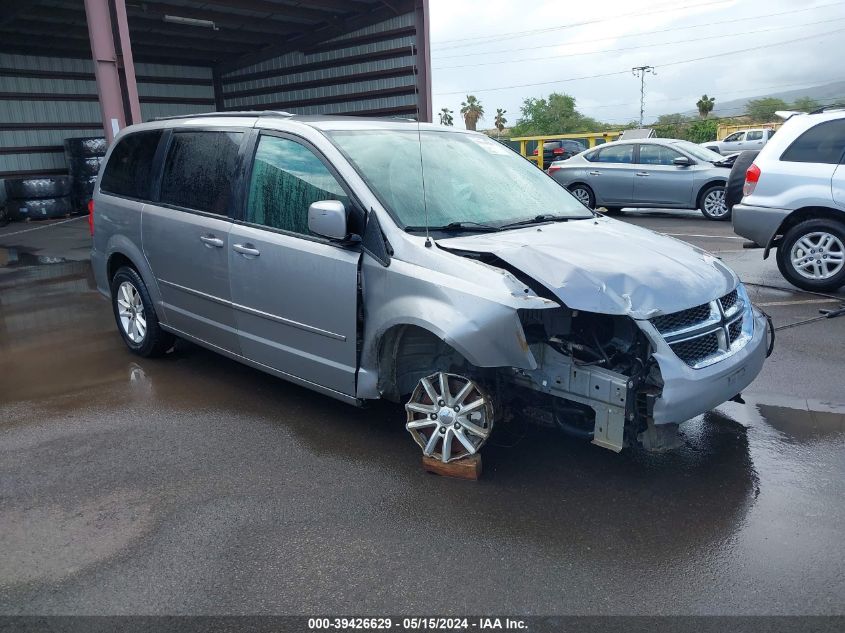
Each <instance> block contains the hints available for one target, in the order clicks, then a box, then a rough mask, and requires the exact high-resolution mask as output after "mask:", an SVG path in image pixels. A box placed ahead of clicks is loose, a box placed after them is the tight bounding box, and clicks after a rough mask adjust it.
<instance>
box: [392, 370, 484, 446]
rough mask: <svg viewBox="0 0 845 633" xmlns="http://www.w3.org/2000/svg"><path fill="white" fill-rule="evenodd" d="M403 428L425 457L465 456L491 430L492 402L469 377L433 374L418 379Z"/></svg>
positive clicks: (479, 443) (408, 404) (407, 407)
mask: <svg viewBox="0 0 845 633" xmlns="http://www.w3.org/2000/svg"><path fill="white" fill-rule="evenodd" d="M405 411H406V412H407V414H408V420H407V422H406V424H405V428H406V429H407V430H408V432H409V433H410V434H411V436H412V437H413V438H414V441H415V442H416V443H417V444H419V446H420V448H422V451H423V454H424V455H425V456H427V457H433V458H435V459H439V460H440V461H442V462H444V463H445V462H451V461H454V460H456V459H461V458H462V457H469V456H470V455H474V454H475V453H477V452H478V450H479V449H480V448H481V447H482V446H483V445H484V443H485V442H486V441H487V438H488V437H490V433H492V431H493V403H492V402H491V399H490V396H489V395H487V394H486V393H485V392H484V391H483V390H482V388H481V387H480V386H479V385H478V383H477V382H476V381H474V380H472V379H470V378H466V377H464V376H459V375H457V374H450V373H446V372H442V371H441V372H437V373H434V374H431V375H430V376H426V377H425V378H421V379H420V381H419V382H418V383H417V386H416V388H415V389H414V391H413V393H412V394H411V399H410V400H408V403H407V404H406V405H405Z"/></svg>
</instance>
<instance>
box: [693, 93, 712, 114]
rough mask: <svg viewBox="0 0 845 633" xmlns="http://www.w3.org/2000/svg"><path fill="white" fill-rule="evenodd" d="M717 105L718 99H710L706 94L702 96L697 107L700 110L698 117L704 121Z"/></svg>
mask: <svg viewBox="0 0 845 633" xmlns="http://www.w3.org/2000/svg"><path fill="white" fill-rule="evenodd" d="M715 105H716V97H708V96H707V95H706V94H703V95H701V99H699V100H698V101H697V102H696V104H695V107H697V108H698V116H700V117H701V118H702V119H706V118H707V115H708V114H710V113H711V112H712V111H713V106H715Z"/></svg>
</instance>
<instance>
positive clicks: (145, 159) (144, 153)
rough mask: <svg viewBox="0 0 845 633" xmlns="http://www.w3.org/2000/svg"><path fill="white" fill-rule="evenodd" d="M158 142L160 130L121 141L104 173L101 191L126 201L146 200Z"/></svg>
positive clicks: (129, 136) (125, 137)
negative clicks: (121, 197)
mask: <svg viewBox="0 0 845 633" xmlns="http://www.w3.org/2000/svg"><path fill="white" fill-rule="evenodd" d="M160 139H161V130H151V131H149V132H136V133H135V134H129V135H128V136H124V137H123V138H122V139H120V141H118V143H117V146H116V147H115V148H114V149H113V150H112V153H111V156H110V157H109V162H108V163H107V164H106V167H105V169H104V170H103V177H102V179H101V181H100V190H101V191H103V192H105V193H111V194H114V195H118V196H125V197H127V198H137V199H139V200H146V199H149V197H150V186H151V182H152V180H153V173H152V170H153V158H154V157H155V154H156V150H157V149H158V142H159V140H160Z"/></svg>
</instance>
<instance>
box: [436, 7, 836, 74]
mask: <svg viewBox="0 0 845 633" xmlns="http://www.w3.org/2000/svg"><path fill="white" fill-rule="evenodd" d="M842 20H845V17H842V18H834V19H832V20H819V21H817V22H807V23H804V24H788V25H786V26H776V27H772V28H768V29H757V30H755V31H742V32H740V33H720V34H719V37H720V38H722V37H743V36H746V35H755V34H757V33H770V32H772V31H783V30H786V29H794V28H797V27H803V26H815V25H817V24H829V23H831V22H841V21H842ZM712 39H713V36H710V35H708V36H705V37H696V38H686V39H683V40H672V41H671V42H655V43H651V44H638V45H637V46H628V47H625V48H606V49H602V50H597V51H590V52H588V53H562V54H561V55H559V56H550V55H546V56H544V57H526V58H523V59H508V60H502V61H496V62H481V63H475V64H461V65H458V66H435V67H434V68H433V69H432V70H451V69H454V68H477V67H479V66H501V65H503V64H517V63H520V62H538V61H540V62H550V61H559V59H560V58H561V57H564V56H565V57H566V58H567V59H569V58H570V57H586V56H589V55H603V54H605V53H619V52H623V51H633V50H638V49H642V48H655V47H657V46H669V45H673V44H688V43H690V42H701V41H705V40H712Z"/></svg>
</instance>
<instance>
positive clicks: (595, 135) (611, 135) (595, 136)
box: [510, 132, 622, 169]
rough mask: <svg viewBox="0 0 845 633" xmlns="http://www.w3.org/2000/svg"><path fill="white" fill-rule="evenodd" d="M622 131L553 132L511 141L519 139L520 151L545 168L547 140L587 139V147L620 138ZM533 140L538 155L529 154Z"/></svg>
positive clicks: (538, 165)
mask: <svg viewBox="0 0 845 633" xmlns="http://www.w3.org/2000/svg"><path fill="white" fill-rule="evenodd" d="M620 134H622V132H578V133H576V134H552V135H549V136H517V137H514V138H512V139H510V140H511V141H519V153H520V154H522V155H523V156H525V158H527V159H528V160H532V161H534V162H535V163H537V167H539V168H540V169H543V168H544V165H543V143H545V142H546V141H557V140H560V139H564V138H568V139H574V140H576V141H586V143H587V147H595V146H596V145H601V144H602V143H609V142H610V141H615V140H616V139H618V138H619V135H620ZM532 141H536V143H537V155H536V156H535V155H533V154H532V155H530V156H529V155H528V144H529V143H531V142H532Z"/></svg>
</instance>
